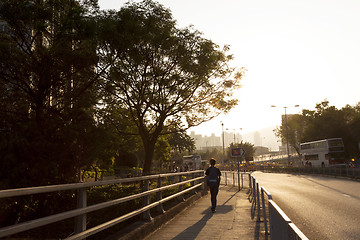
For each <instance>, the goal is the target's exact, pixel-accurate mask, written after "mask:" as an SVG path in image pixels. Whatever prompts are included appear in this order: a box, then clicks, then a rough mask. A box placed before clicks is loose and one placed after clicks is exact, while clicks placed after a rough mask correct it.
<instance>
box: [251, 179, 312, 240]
mask: <svg viewBox="0 0 360 240" xmlns="http://www.w3.org/2000/svg"><path fill="white" fill-rule="evenodd" d="M249 183H250V196H251V197H250V198H249V199H250V201H254V210H255V211H256V210H257V221H261V215H262V217H263V222H264V227H265V234H266V235H268V234H270V239H272V240H308V238H307V237H306V236H305V235H304V234H303V233H302V232H301V231H300V229H298V228H297V227H296V225H295V224H294V223H292V221H291V220H290V218H289V217H288V216H287V215H286V214H285V213H284V212H283V211H282V210H281V208H280V207H279V206H278V205H277V204H276V203H275V202H274V200H273V199H272V195H271V194H270V193H269V192H268V191H267V190H266V189H265V188H264V187H260V186H259V183H258V181H257V180H256V179H255V178H254V176H249ZM265 197H266V198H267V200H266V199H265ZM261 209H262V212H261ZM268 222H269V225H270V226H268Z"/></svg>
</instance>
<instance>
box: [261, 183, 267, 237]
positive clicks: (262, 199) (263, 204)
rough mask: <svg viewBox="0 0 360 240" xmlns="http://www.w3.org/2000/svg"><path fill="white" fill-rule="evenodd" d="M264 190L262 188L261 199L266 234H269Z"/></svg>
mask: <svg viewBox="0 0 360 240" xmlns="http://www.w3.org/2000/svg"><path fill="white" fill-rule="evenodd" d="M264 195H265V194H264V190H263V188H261V201H262V208H263V216H264V224H265V234H266V235H267V234H268V224H267V219H266V205H265V197H264Z"/></svg>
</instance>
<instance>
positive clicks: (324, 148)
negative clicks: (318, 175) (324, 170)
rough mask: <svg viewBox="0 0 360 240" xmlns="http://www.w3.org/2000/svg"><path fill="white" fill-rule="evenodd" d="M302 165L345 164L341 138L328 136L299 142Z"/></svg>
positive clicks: (325, 165)
mask: <svg viewBox="0 0 360 240" xmlns="http://www.w3.org/2000/svg"><path fill="white" fill-rule="evenodd" d="M300 153H301V157H302V161H303V164H304V166H310V167H311V166H314V167H330V166H340V165H344V166H345V165H346V160H345V151H344V143H343V140H342V138H329V139H324V140H319V141H314V142H306V143H301V144H300Z"/></svg>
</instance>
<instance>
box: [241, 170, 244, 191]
mask: <svg viewBox="0 0 360 240" xmlns="http://www.w3.org/2000/svg"><path fill="white" fill-rule="evenodd" d="M241 188H244V173H241Z"/></svg>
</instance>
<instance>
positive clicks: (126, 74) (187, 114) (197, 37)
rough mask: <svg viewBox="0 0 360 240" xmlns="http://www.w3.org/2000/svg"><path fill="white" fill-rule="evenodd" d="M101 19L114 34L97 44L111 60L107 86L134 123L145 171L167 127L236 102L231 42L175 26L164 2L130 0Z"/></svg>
mask: <svg viewBox="0 0 360 240" xmlns="http://www.w3.org/2000/svg"><path fill="white" fill-rule="evenodd" d="M102 23H103V25H102V31H104V33H112V34H102V35H103V36H105V37H104V38H103V42H102V45H101V47H100V48H99V53H101V56H102V60H103V63H104V65H106V64H109V63H111V70H110V71H108V72H107V75H106V76H104V81H105V84H104V89H106V90H107V91H108V92H111V93H112V98H111V101H110V102H113V101H115V102H117V104H118V105H119V107H121V108H124V109H127V110H128V114H127V115H126V116H125V117H127V118H129V119H131V121H133V122H134V123H135V124H136V127H137V128H136V132H133V133H135V134H139V135H140V137H141V139H142V143H143V146H144V151H145V161H144V172H145V173H149V172H150V169H151V163H152V160H153V154H154V147H155V144H156V142H157V140H158V138H159V136H160V135H161V134H166V133H164V130H166V129H172V126H174V125H176V126H179V125H181V124H183V125H182V128H183V129H184V128H188V127H192V126H196V125H199V124H201V123H202V122H205V121H208V120H210V119H212V118H214V117H215V116H217V115H219V114H220V113H222V112H227V111H229V110H230V109H231V108H232V107H234V106H235V105H236V104H237V100H236V99H234V98H233V97H232V92H233V91H234V90H236V89H237V88H238V87H239V80H240V78H241V76H242V73H243V71H240V72H237V74H234V69H233V68H230V67H229V65H228V63H229V61H230V60H231V59H232V56H231V55H228V54H227V51H228V50H229V48H228V46H225V47H224V48H222V49H221V48H220V47H219V46H218V45H216V44H215V43H213V42H212V41H211V40H208V39H206V38H204V37H202V34H201V33H200V32H199V31H196V30H194V29H193V28H192V27H187V28H183V29H179V28H177V26H176V21H175V20H174V19H173V17H172V14H171V12H170V10H168V9H166V8H164V7H163V6H162V5H160V4H158V3H155V2H152V1H150V0H145V1H143V2H140V3H134V2H130V3H127V4H126V5H125V6H124V7H123V8H121V9H120V11H118V12H114V11H112V12H108V13H107V14H105V16H104V17H103V19H102ZM108 100H109V99H108Z"/></svg>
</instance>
